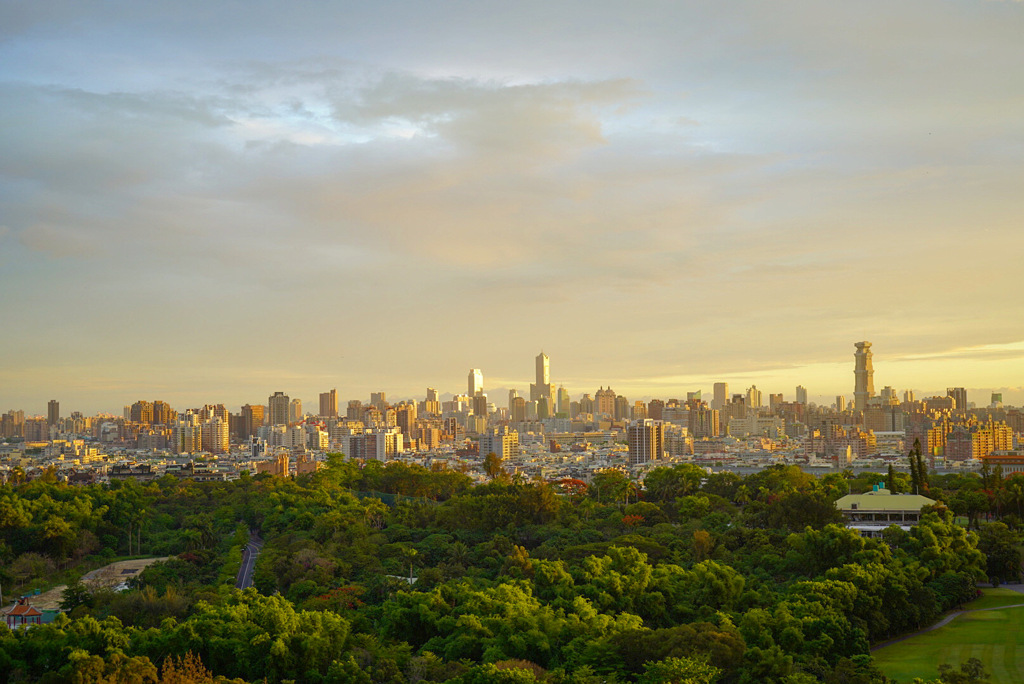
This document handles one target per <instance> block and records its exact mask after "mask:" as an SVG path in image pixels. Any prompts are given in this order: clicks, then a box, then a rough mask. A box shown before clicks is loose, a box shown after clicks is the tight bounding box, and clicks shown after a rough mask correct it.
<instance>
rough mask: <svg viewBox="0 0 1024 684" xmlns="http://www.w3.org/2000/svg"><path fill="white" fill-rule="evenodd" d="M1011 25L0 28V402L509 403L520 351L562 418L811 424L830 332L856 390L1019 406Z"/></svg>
mask: <svg viewBox="0 0 1024 684" xmlns="http://www.w3.org/2000/svg"><path fill="white" fill-rule="evenodd" d="M1022 33H1024V3H1021V2H999V1H988V0H971V1H968V0H953V1H951V2H944V3H938V4H936V3H932V2H925V1H923V0H912V1H909V2H905V3H898V4H894V3H888V2H876V1H871V0H869V1H866V2H861V3H848V2H838V1H825V2H812V1H810V0H798V1H797V2H794V3H791V4H789V5H788V6H787V11H786V12H779V11H777V9H775V8H773V7H771V6H768V5H764V4H763V3H757V2H753V1H752V0H751V1H740V2H736V3H712V4H707V3H676V4H667V5H666V4H653V3H652V4H649V5H647V6H645V7H643V6H641V7H635V6H626V5H622V4H621V3H605V2H599V1H598V2H586V3H583V2H575V1H569V0H567V1H566V2H559V3H554V4H552V3H540V2H524V3H519V4H517V5H516V6H515V7H514V8H510V7H509V6H508V5H507V4H499V3H494V2H479V3H473V4H472V5H469V6H467V5H454V4H448V3H429V4H422V3H421V4H416V3H409V4H407V3H402V2H396V3H389V4H388V5H387V6H379V5H374V4H368V3H331V4H330V5H300V6H293V5H284V4H278V3H270V2H255V3H251V4H249V5H247V6H246V7H245V11H240V10H239V8H238V7H235V6H227V5H220V4H212V5H211V4H210V3H190V2H175V3H167V2H162V1H156V2H152V3H142V4H140V3H118V2H111V3H100V4H96V3H79V4H71V5H65V4H59V5H54V4H50V3H14V2H0V112H2V114H0V118H2V121H3V123H4V125H3V126H0V159H2V160H3V163H2V164H0V291H2V292H3V293H4V296H3V297H2V298H0V320H2V321H3V323H4V330H5V334H4V335H3V336H0V410H7V409H8V408H16V407H22V408H25V409H26V410H31V411H32V413H34V414H40V415H45V414H46V402H47V401H48V400H50V399H53V398H55V397H56V398H57V399H58V400H59V401H60V402H61V406H62V407H67V409H68V410H82V411H83V412H94V411H99V410H107V411H114V412H116V411H117V410H118V407H119V406H121V405H123V403H124V402H126V401H133V400H134V399H136V398H139V397H156V396H158V397H164V398H166V399H167V400H168V401H172V402H174V403H175V404H176V405H181V406H187V405H202V403H205V402H206V401H209V400H211V399H217V400H218V401H224V402H225V403H230V404H231V405H232V406H238V405H244V404H247V403H251V402H258V401H262V400H263V398H265V397H266V396H267V395H268V393H270V392H273V391H277V390H283V391H286V392H288V393H289V394H290V395H291V396H295V397H298V398H301V399H302V401H303V402H304V405H305V406H306V407H307V408H311V407H315V406H317V404H318V401H317V400H318V396H319V394H320V393H321V392H324V391H325V390H326V389H329V388H337V389H338V393H339V396H340V397H345V398H355V397H361V398H365V397H366V396H368V395H369V393H370V392H374V391H380V390H381V389H384V390H386V391H387V392H388V393H389V396H396V397H402V396H409V397H411V396H422V393H423V388H425V387H427V386H432V387H438V388H439V389H441V391H443V392H455V391H458V388H461V387H465V386H466V380H465V378H466V371H467V369H469V368H480V369H481V370H482V371H483V374H484V378H485V381H486V385H485V390H486V389H487V388H488V387H490V388H495V389H496V388H517V389H518V390H519V391H520V395H521V396H529V385H530V383H531V382H534V380H531V378H534V376H535V369H534V368H532V367H531V363H530V358H531V357H532V356H533V355H534V354H536V353H537V350H540V349H543V350H544V352H545V353H546V354H548V355H549V356H550V357H551V360H552V365H551V379H552V381H553V382H554V384H555V385H564V386H566V388H568V389H569V390H570V391H571V392H572V393H573V394H574V395H576V394H579V393H581V392H593V391H595V390H596V388H597V387H600V386H608V385H611V386H612V387H613V388H615V390H616V392H619V393H620V394H624V395H626V396H628V397H637V398H640V397H644V396H650V397H665V398H667V397H670V396H673V395H676V396H678V395H681V394H684V393H685V392H686V391H693V390H697V389H700V390H702V391H703V392H705V393H707V394H708V395H710V393H711V391H712V386H713V383H715V382H729V383H730V385H732V386H733V387H734V388H736V390H737V391H741V390H744V389H745V388H746V387H748V386H750V385H752V384H756V385H758V387H759V388H761V389H762V390H763V391H764V392H765V396H767V395H768V393H777V392H778V391H780V390H781V391H782V392H784V393H785V394H786V395H787V396H790V395H791V393H792V392H793V388H794V387H795V386H796V385H798V384H799V385H803V386H805V387H807V388H808V390H809V395H810V398H811V400H812V401H815V400H816V401H817V402H819V403H831V402H832V401H833V400H834V398H835V396H836V395H838V394H842V395H845V396H847V398H848V399H849V398H850V397H852V391H853V390H852V387H853V381H852V378H853V376H852V372H851V369H852V358H851V357H852V352H851V351H850V349H851V347H850V345H851V342H852V341H855V340H871V341H872V343H873V345H874V346H873V352H874V354H875V356H874V374H875V375H874V379H875V385H876V386H877V387H883V386H885V385H890V386H893V387H896V388H899V389H900V390H901V391H902V390H903V389H914V390H916V391H918V392H919V393H922V394H926V393H930V392H943V391H944V388H946V387H954V386H955V387H965V388H967V390H968V393H969V395H970V396H972V398H973V397H976V396H977V395H978V393H981V395H983V396H984V395H985V394H987V393H989V392H1001V393H1002V394H1003V395H1004V401H1005V402H1006V403H1008V404H1024V330H1022V329H1021V326H1020V324H1019V322H1018V321H1019V320H1021V318H1022V315H1024V304H1022V303H1021V301H1020V298H1019V297H1018V296H1017V293H1018V292H1019V291H1020V288H1021V285H1024V274H1022V272H1021V270H1020V268H1019V265H1018V264H1017V259H1016V256H1017V255H1019V254H1021V253H1024V231H1021V230H1020V226H1019V223H1020V216H1021V215H1024V197H1022V196H1021V193H1020V191H1019V187H1018V186H1019V181H1018V179H1019V178H1021V177H1024V138H1022V135H1021V129H1020V123H1019V116H1018V115H1017V111H1018V110H1019V100H1020V96H1021V94H1022V89H1024V85H1022V84H1024V51H1021V50H1020V45H1019V43H1020V40H1019V37H1020V35H1021V34H1022ZM741 385H742V387H740V386H741ZM492 399H497V401H498V403H504V398H500V397H498V398H492ZM62 410H63V409H62Z"/></svg>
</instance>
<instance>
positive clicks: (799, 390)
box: [796, 385, 807, 404]
mask: <svg viewBox="0 0 1024 684" xmlns="http://www.w3.org/2000/svg"><path fill="white" fill-rule="evenodd" d="M796 403H798V404H806V403H807V388H806V387H804V386H803V385H797V386H796Z"/></svg>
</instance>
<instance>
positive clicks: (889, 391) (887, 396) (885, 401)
mask: <svg viewBox="0 0 1024 684" xmlns="http://www.w3.org/2000/svg"><path fill="white" fill-rule="evenodd" d="M879 397H880V398H881V399H882V405H883V406H891V405H893V404H898V403H900V402H899V399H897V398H896V390H894V389H893V388H892V387H890V386H889V385H886V386H885V387H883V388H882V392H881V394H880V395H879Z"/></svg>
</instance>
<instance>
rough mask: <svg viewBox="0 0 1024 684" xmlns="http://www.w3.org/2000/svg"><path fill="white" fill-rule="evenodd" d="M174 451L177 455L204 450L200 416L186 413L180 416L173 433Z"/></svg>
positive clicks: (190, 412)
mask: <svg viewBox="0 0 1024 684" xmlns="http://www.w3.org/2000/svg"><path fill="white" fill-rule="evenodd" d="M171 438H172V447H171V448H172V450H173V451H174V453H176V454H191V453H193V452H196V451H202V450H203V432H202V426H201V425H200V424H199V416H198V415H196V414H194V413H192V411H186V412H185V415H183V416H179V418H178V422H177V423H176V424H175V425H174V428H173V429H172V431H171Z"/></svg>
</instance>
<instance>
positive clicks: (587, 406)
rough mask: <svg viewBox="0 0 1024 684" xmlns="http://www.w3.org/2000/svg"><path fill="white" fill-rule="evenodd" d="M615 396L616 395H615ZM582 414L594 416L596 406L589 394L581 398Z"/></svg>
mask: <svg viewBox="0 0 1024 684" xmlns="http://www.w3.org/2000/svg"><path fill="white" fill-rule="evenodd" d="M613 394H614V393H613ZM579 404H580V413H583V414H587V415H590V414H593V413H594V410H595V408H596V406H595V405H594V399H593V398H592V397H591V396H590V395H589V394H584V395H583V396H582V397H580V402H579Z"/></svg>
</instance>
